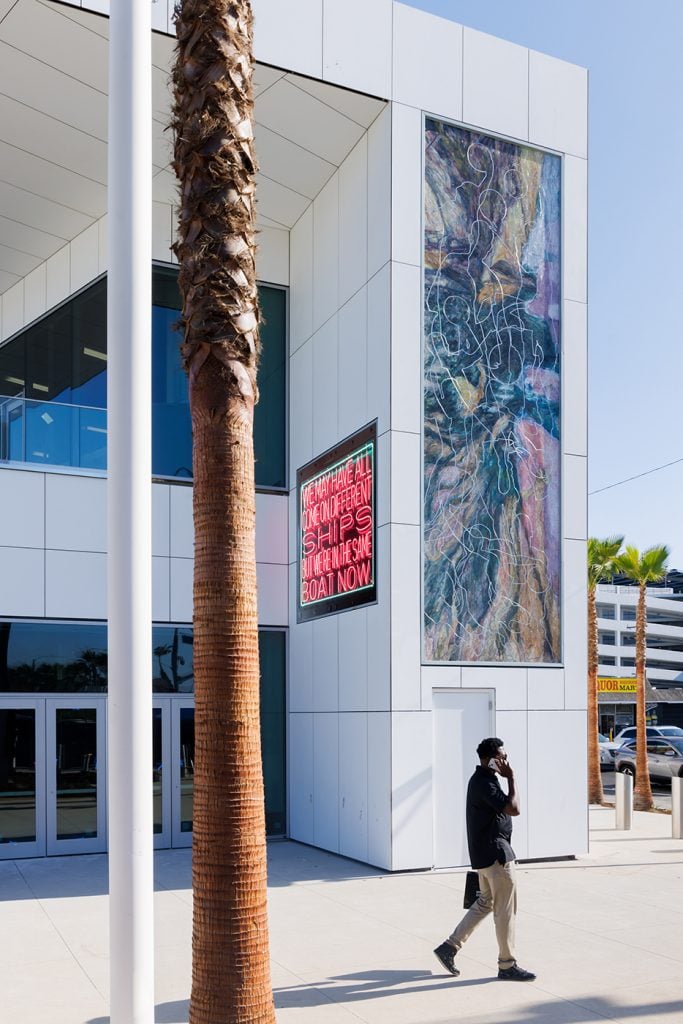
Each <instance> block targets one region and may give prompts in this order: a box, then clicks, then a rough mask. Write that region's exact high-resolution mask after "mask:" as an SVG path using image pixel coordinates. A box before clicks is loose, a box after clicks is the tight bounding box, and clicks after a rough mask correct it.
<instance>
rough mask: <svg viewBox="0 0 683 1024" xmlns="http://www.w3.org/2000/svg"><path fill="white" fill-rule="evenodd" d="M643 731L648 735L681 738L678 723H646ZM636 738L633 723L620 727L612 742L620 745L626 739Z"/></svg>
mask: <svg viewBox="0 0 683 1024" xmlns="http://www.w3.org/2000/svg"><path fill="white" fill-rule="evenodd" d="M645 732H646V733H647V735H648V737H649V736H666V737H667V738H668V739H676V738H677V737H679V738H681V739H683V729H681V727H680V726H679V725H647V726H646V727H645ZM635 738H636V727H635V725H629V726H627V728H626V729H622V730H621V732H619V733H617V735H616V736H615V737H614V742H615V743H616V744H617V745H618V746H621V744H622V743H626V742H627V741H628V740H634V739H635Z"/></svg>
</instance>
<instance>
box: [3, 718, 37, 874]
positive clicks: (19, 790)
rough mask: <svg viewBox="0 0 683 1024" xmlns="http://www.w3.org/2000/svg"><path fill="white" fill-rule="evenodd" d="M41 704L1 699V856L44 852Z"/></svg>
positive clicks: (32, 854) (12, 856) (22, 855)
mask: <svg viewBox="0 0 683 1024" xmlns="http://www.w3.org/2000/svg"><path fill="white" fill-rule="evenodd" d="M43 711H44V702H43V701H42V700H31V699H30V698H29V699H23V698H12V699H1V700H0V860H6V859H13V858H15V857H42V856H44V855H45V750H44V744H43V737H44V735H45V719H44V714H43Z"/></svg>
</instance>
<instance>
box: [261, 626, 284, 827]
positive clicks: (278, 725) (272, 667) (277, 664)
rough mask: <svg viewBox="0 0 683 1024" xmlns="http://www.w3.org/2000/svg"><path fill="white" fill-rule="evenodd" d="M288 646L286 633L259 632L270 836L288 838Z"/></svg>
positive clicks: (263, 738)
mask: <svg viewBox="0 0 683 1024" xmlns="http://www.w3.org/2000/svg"><path fill="white" fill-rule="evenodd" d="M285 643H286V640H285V634H284V633H283V632H277V631H274V630H260V631H259V658H260V662H261V749H262V751H263V755H262V756H263V781H264V785H265V790H266V832H267V833H268V835H269V836H273V835H276V836H277V835H284V834H285V832H286V830H287V774H286V755H285V650H286V648H285Z"/></svg>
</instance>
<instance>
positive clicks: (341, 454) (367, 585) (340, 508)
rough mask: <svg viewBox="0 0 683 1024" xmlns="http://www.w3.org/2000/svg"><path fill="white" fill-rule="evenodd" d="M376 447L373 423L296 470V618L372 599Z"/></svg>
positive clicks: (344, 607)
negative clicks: (297, 550)
mask: <svg viewBox="0 0 683 1024" xmlns="http://www.w3.org/2000/svg"><path fill="white" fill-rule="evenodd" d="M376 447H377V430H376V426H375V424H372V425H371V426H369V427H365V428H364V429H363V430H361V431H359V432H358V433H356V434H354V435H353V436H352V437H350V438H348V439H347V440H346V441H343V442H342V443H341V444H339V445H337V446H336V447H335V448H331V449H330V450H329V451H327V452H325V453H324V454H323V455H321V456H319V457H318V458H317V459H315V460H314V461H313V462H309V464H308V465H307V466H304V467H303V468H302V469H300V470H299V471H298V473H297V487H298V493H299V602H298V614H297V619H298V621H299V622H303V621H305V620H307V619H311V618H315V617H316V616H318V615H329V614H331V613H332V612H339V611H343V610H345V609H347V608H355V607H357V606H358V605H361V604H367V603H368V602H371V601H374V600H375V599H376V582H375V452H376Z"/></svg>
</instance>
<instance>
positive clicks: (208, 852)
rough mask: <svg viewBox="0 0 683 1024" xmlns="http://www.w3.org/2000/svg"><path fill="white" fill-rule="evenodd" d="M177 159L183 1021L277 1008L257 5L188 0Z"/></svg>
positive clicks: (211, 1020) (258, 1019) (178, 72)
mask: <svg viewBox="0 0 683 1024" xmlns="http://www.w3.org/2000/svg"><path fill="white" fill-rule="evenodd" d="M176 30H177V35H178V48H177V58H176V64H175V68H174V72H173V83H174V89H175V104H174V123H173V127H174V131H175V151H174V154H175V160H174V166H175V170H176V174H177V176H178V179H179V181H180V191H181V208H180V218H179V229H178V233H179V242H178V244H177V245H176V252H177V255H178V260H179V263H180V275H179V284H180V289H181V293H182V296H183V317H182V323H183V327H184V334H185V341H184V345H183V349H182V350H183V355H184V358H185V365H186V367H187V369H188V371H189V376H190V408H191V413H192V440H193V472H194V526H195V564H194V677H195V709H196V710H195V782H194V814H193V852H192V886H193V899H194V910H193V931H192V995H191V1000H190V1024H274V1022H275V1011H274V1008H273V998H272V991H271V985H270V969H269V956H268V920H267V907H266V845H265V808H264V794H263V776H262V767H261V743H260V732H259V666H258V616H257V605H256V555H255V517H256V514H255V506H256V502H255V494H254V450H253V412H254V404H255V402H256V401H257V397H258V392H257V388H256V366H257V361H258V354H259V339H258V320H259V314H258V297H257V289H256V271H255V242H254V230H255V228H254V220H255V204H254V194H255V187H254V175H255V171H256V157H255V154H254V147H253V89H252V64H253V58H252V13H251V6H250V4H249V2H248V0H181V3H180V7H179V10H178V17H177V22H176Z"/></svg>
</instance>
